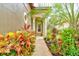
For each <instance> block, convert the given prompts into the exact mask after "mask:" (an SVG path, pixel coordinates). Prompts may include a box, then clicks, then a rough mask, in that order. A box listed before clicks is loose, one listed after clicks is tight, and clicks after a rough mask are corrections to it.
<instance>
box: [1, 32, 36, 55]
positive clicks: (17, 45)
mask: <svg viewBox="0 0 79 59" xmlns="http://www.w3.org/2000/svg"><path fill="white" fill-rule="evenodd" d="M34 43H35V33H34V32H27V31H17V32H9V33H7V34H6V35H4V36H3V35H2V34H0V55H6V56H10V55H12V56H16V55H20V56H21V55H23V56H26V55H31V54H32V52H33V48H34ZM4 47H5V48H6V47H7V48H6V50H5V49H4ZM3 51H4V53H2V52H3ZM5 51H9V53H6V52H5ZM29 51H30V52H29Z"/></svg>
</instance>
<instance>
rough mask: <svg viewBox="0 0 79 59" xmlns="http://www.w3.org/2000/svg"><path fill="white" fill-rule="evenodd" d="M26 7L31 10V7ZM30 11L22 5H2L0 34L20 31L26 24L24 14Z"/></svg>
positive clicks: (0, 9) (0, 6)
mask: <svg viewBox="0 0 79 59" xmlns="http://www.w3.org/2000/svg"><path fill="white" fill-rule="evenodd" d="M26 5H27V4H26ZM26 7H27V9H28V10H29V6H28V5H27V6H26ZM28 10H26V8H25V7H24V5H23V4H21V3H2V4H0V33H3V32H9V31H13V32H14V31H16V30H18V29H20V28H21V26H22V25H23V24H24V12H26V13H27V12H29V11H28ZM27 19H28V18H27ZM29 22H30V21H29Z"/></svg>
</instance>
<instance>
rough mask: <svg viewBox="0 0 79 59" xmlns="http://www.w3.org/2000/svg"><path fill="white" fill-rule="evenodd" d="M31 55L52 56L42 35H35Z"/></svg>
mask: <svg viewBox="0 0 79 59" xmlns="http://www.w3.org/2000/svg"><path fill="white" fill-rule="evenodd" d="M35 45H36V47H35V52H34V53H33V56H52V54H51V53H50V51H49V49H48V47H47V45H46V43H45V41H44V39H43V37H40V36H37V37H36V43H35Z"/></svg>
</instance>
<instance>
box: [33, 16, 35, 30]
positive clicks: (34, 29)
mask: <svg viewBox="0 0 79 59" xmlns="http://www.w3.org/2000/svg"><path fill="white" fill-rule="evenodd" d="M33 31H35V17H34V18H33Z"/></svg>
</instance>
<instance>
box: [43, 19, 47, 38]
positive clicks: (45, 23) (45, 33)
mask: <svg viewBox="0 0 79 59" xmlns="http://www.w3.org/2000/svg"><path fill="white" fill-rule="evenodd" d="M46 36H47V19H45V22H44V37H46Z"/></svg>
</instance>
